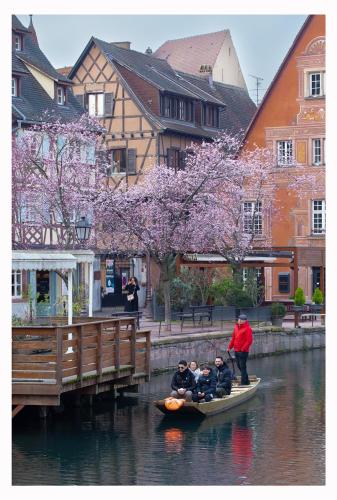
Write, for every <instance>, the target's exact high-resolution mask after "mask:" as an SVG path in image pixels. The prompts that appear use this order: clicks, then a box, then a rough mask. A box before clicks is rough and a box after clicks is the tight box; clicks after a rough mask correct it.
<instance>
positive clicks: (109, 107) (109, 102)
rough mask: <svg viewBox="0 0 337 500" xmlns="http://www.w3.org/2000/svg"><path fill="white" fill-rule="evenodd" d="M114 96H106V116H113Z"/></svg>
mask: <svg viewBox="0 0 337 500" xmlns="http://www.w3.org/2000/svg"><path fill="white" fill-rule="evenodd" d="M113 106H114V95H113V94H104V116H112V115H113Z"/></svg>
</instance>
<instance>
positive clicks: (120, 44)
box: [111, 42, 131, 50]
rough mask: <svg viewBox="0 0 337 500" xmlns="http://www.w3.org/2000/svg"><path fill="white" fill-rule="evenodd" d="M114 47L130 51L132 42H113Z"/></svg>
mask: <svg viewBox="0 0 337 500" xmlns="http://www.w3.org/2000/svg"><path fill="white" fill-rule="evenodd" d="M111 43H112V45H116V47H120V48H121V49H127V50H130V47H131V42H111Z"/></svg>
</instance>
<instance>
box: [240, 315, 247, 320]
mask: <svg viewBox="0 0 337 500" xmlns="http://www.w3.org/2000/svg"><path fill="white" fill-rule="evenodd" d="M238 319H242V321H247V316H246V315H245V314H240V315H239V317H238Z"/></svg>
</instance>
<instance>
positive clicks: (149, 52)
mask: <svg viewBox="0 0 337 500" xmlns="http://www.w3.org/2000/svg"><path fill="white" fill-rule="evenodd" d="M145 54H147V55H148V56H151V55H152V49H151V47H148V48H147V49H146V51H145Z"/></svg>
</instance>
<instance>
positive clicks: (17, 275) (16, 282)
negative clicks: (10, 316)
mask: <svg viewBox="0 0 337 500" xmlns="http://www.w3.org/2000/svg"><path fill="white" fill-rule="evenodd" d="M12 299H22V271H18V270H16V271H13V270H12Z"/></svg>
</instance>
